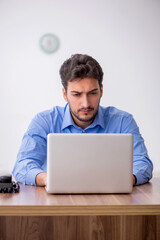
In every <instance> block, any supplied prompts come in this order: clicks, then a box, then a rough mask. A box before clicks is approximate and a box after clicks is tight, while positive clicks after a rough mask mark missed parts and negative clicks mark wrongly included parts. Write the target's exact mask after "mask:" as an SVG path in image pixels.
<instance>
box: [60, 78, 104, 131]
mask: <svg viewBox="0 0 160 240" xmlns="http://www.w3.org/2000/svg"><path fill="white" fill-rule="evenodd" d="M102 93H103V86H101V88H100V86H99V83H98V81H97V80H96V79H94V78H83V79H80V78H77V79H74V81H72V82H68V86H67V91H66V90H65V89H64V88H63V96H64V99H65V100H66V101H67V102H68V103H69V106H70V111H71V115H72V118H73V120H74V122H75V123H76V124H77V125H78V126H80V127H82V128H86V127H87V126H89V125H90V124H91V123H92V122H93V120H94V117H95V115H96V113H97V110H98V106H99V102H100V99H101V97H102Z"/></svg>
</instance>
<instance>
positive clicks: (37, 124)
mask: <svg viewBox="0 0 160 240" xmlns="http://www.w3.org/2000/svg"><path fill="white" fill-rule="evenodd" d="M48 133H131V134H133V136H134V155H133V174H134V175H135V176H136V178H137V183H136V184H137V185H138V184H143V183H145V182H148V181H149V180H150V179H151V177H152V170H153V165H152V162H151V160H150V159H149V156H148V154H147V149H146V147H145V144H144V140H143V138H142V136H141V134H140V132H139V128H138V126H137V124H136V122H135V120H134V118H133V116H132V115H131V114H129V113H127V112H124V111H121V110H118V109H117V108H115V107H102V106H99V108H98V113H97V115H96V117H95V119H94V121H93V122H92V124H91V125H89V126H88V127H87V128H86V129H82V128H81V127H78V126H77V125H76V124H75V123H74V121H73V119H72V116H71V114H70V108H69V105H68V104H67V105H66V106H65V107H58V106H56V107H54V108H53V109H52V110H47V111H44V112H41V113H39V114H37V115H36V116H35V117H34V119H33V120H32V121H31V123H30V125H29V127H28V130H27V132H26V133H25V135H24V137H23V139H22V144H21V147H20V149H19V152H18V155H17V161H16V163H15V166H14V169H13V176H14V177H15V179H16V180H17V181H19V182H22V183H24V184H32V185H36V182H35V178H36V175H37V174H38V173H40V172H45V171H46V168H47V159H46V156H47V135H48ZM62 148H63V146H62Z"/></svg>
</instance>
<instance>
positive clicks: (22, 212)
mask: <svg viewBox="0 0 160 240" xmlns="http://www.w3.org/2000/svg"><path fill="white" fill-rule="evenodd" d="M97 215H106V216H107V215H108V216H123V215H125V216H126V215H129V216H130V215H154V216H155V215H160V205H126V206H125V205H118V206H117V205H110V206H108V205H107V206H101V205H92V206H83V205H82V206H70V205H69V206H43V205H42V206H0V216H97Z"/></svg>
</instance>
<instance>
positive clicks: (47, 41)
mask: <svg viewBox="0 0 160 240" xmlns="http://www.w3.org/2000/svg"><path fill="white" fill-rule="evenodd" d="M39 44H40V48H41V49H42V50H43V51H44V52H45V53H54V52H55V51H57V50H58V48H59V40H58V38H57V37H56V36H55V35H54V34H52V33H48V34H45V35H43V36H42V37H41V38H40V41H39Z"/></svg>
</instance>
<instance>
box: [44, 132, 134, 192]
mask: <svg viewBox="0 0 160 240" xmlns="http://www.w3.org/2000/svg"><path fill="white" fill-rule="evenodd" d="M132 169H133V135H132V134H57V133H56V134H55V133H52V134H48V137H47V187H46V190H47V192H48V193H130V192H131V191H132V185H133V177H132Z"/></svg>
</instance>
